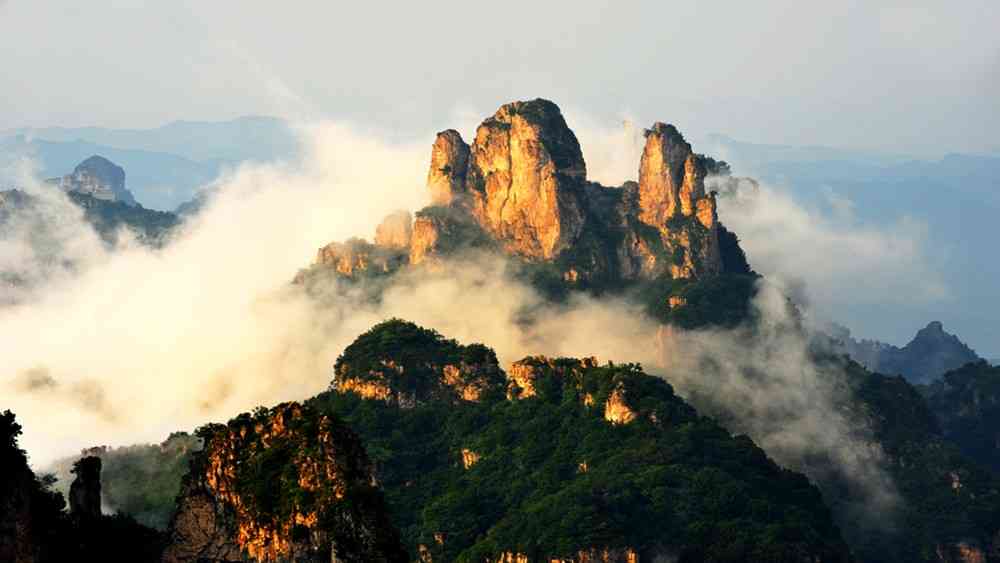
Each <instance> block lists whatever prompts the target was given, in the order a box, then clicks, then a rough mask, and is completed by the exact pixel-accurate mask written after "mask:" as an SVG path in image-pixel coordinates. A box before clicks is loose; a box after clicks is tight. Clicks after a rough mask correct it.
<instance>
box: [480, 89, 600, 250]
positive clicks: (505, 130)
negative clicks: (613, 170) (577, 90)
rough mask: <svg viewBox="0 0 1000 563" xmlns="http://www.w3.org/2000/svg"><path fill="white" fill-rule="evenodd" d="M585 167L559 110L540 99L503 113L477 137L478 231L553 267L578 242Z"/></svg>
mask: <svg viewBox="0 0 1000 563" xmlns="http://www.w3.org/2000/svg"><path fill="white" fill-rule="evenodd" d="M586 175H587V167H586V165H585V164H584V161H583V153H582V151H581V150H580V143H579V141H577V139H576V135H574V134H573V132H572V131H570V129H569V127H568V126H567V125H566V120H565V119H563V116H562V113H560V111H559V108H558V107H557V106H556V105H555V104H553V103H552V102H550V101H547V100H542V99H537V100H532V101H530V102H513V103H510V104H506V105H504V106H501V107H500V109H499V110H497V112H496V114H494V115H493V117H491V118H488V119H486V120H485V121H483V123H482V124H481V125H480V126H479V128H478V129H477V130H476V138H475V141H474V142H473V144H472V147H471V157H470V161H469V169H468V173H467V179H466V186H467V191H468V192H469V194H470V195H471V197H472V202H471V205H472V210H473V213H474V214H475V216H476V218H477V219H478V221H479V223H480V224H481V225H482V226H483V228H485V229H486V230H487V231H489V232H490V233H492V234H494V236H496V237H497V238H498V239H499V240H500V241H501V242H502V243H503V244H504V246H505V247H506V248H507V249H508V251H510V252H512V253H515V254H519V255H522V256H525V257H528V258H535V259H552V258H554V257H555V256H556V255H558V254H559V253H560V252H561V251H563V250H564V249H566V248H567V247H568V246H570V244H571V243H572V242H573V241H574V240H575V239H576V237H577V236H578V235H579V233H580V229H581V228H582V226H583V210H582V206H581V204H580V201H579V200H578V197H577V193H576V192H577V189H576V187H577V186H578V185H579V184H580V183H582V181H583V180H584V179H585V178H586Z"/></svg>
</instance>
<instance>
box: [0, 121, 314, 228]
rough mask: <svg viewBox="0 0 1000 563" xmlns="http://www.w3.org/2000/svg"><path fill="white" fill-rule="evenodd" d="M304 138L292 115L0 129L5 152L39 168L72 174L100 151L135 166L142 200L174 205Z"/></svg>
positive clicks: (134, 186)
mask: <svg viewBox="0 0 1000 563" xmlns="http://www.w3.org/2000/svg"><path fill="white" fill-rule="evenodd" d="M300 151H301V147H300V144H299V140H298V136H297V134H296V133H295V131H294V130H293V129H292V127H291V126H290V125H289V124H288V123H287V122H286V121H284V120H280V119H276V118H270V117H242V118H238V119H233V120H230V121H219V122H207V121H206V122H201V121H176V122H173V123H169V124H167V125H164V126H162V127H157V128H154V129H105V128H99V127H83V128H61V127H50V128H41V129H31V128H25V129H15V130H9V131H4V132H0V154H6V155H7V156H8V157H9V156H11V155H22V156H27V157H30V158H31V159H32V160H33V161H34V162H35V163H36V164H37V165H38V167H39V173H40V174H42V175H44V176H46V177H49V176H56V175H61V174H63V173H65V171H66V170H68V169H70V168H71V167H72V166H74V164H75V163H77V162H79V161H80V160H82V159H84V158H86V157H87V156H89V155H92V154H101V155H104V156H106V157H107V158H109V159H110V160H113V161H115V162H118V163H119V164H121V165H122V166H123V167H124V168H125V169H126V170H128V171H129V185H130V187H131V190H132V191H133V192H134V194H135V198H136V200H137V201H139V202H140V203H142V204H143V205H144V206H146V207H149V208H152V209H158V210H174V209H176V208H177V207H178V206H179V205H181V204H183V203H185V202H187V201H189V200H191V199H192V198H194V197H195V196H196V195H197V194H198V192H199V188H202V187H204V186H206V185H208V184H209V183H211V182H212V181H213V180H215V179H216V178H217V177H218V176H219V174H220V173H222V171H224V170H225V169H226V168H228V167H234V166H236V165H238V164H239V163H241V162H245V161H249V160H253V161H259V162H272V161H275V160H283V159H291V158H294V157H295V156H297V155H298V154H300Z"/></svg>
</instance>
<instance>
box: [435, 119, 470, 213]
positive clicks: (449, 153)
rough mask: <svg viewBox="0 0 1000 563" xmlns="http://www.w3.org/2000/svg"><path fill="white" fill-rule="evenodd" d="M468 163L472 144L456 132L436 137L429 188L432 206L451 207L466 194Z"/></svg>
mask: <svg viewBox="0 0 1000 563" xmlns="http://www.w3.org/2000/svg"><path fill="white" fill-rule="evenodd" d="M468 164H469V145H467V144H466V143H465V141H463V140H462V136H461V135H459V133H458V131H455V130H454V129H448V130H447V131H442V132H440V133H438V134H437V138H436V139H434V146H433V148H432V149H431V168H430V170H428V172H427V189H428V190H430V192H431V205H451V204H452V202H458V201H459V200H460V199H461V197H462V195H463V194H464V192H465V171H466V167H467V166H468Z"/></svg>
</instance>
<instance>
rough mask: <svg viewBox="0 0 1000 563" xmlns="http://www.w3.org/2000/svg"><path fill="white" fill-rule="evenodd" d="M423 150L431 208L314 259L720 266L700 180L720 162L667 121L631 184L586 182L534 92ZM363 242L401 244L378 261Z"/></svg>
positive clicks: (589, 276) (657, 272) (351, 270)
mask: <svg viewBox="0 0 1000 563" xmlns="http://www.w3.org/2000/svg"><path fill="white" fill-rule="evenodd" d="M430 160H431V162H430V167H429V170H428V173H427V190H428V191H429V192H430V198H431V203H432V205H431V207H428V208H425V209H423V210H421V211H418V212H417V213H416V217H415V219H414V220H413V222H412V224H409V225H407V223H409V221H408V219H407V218H404V216H403V215H402V214H394V215H393V216H391V217H390V218H387V220H386V221H385V222H383V224H382V225H381V226H380V227H379V229H378V230H377V232H376V237H375V244H374V245H370V247H360V246H358V245H357V243H355V246H356V247H357V250H356V251H355V252H353V253H350V252H345V249H344V248H343V247H339V246H333V245H329V246H327V247H324V249H322V250H321V251H320V256H319V257H318V259H317V262H316V266H317V267H327V268H330V269H333V270H334V271H335V272H337V273H338V274H339V275H342V276H347V277H354V276H356V275H357V272H358V271H359V270H365V269H372V268H374V269H376V270H379V271H383V270H385V268H387V267H388V268H393V267H397V268H398V267H403V266H405V265H407V264H409V265H421V264H425V263H435V262H436V261H437V259H439V258H444V257H447V256H450V255H454V254H456V253H458V252H460V251H461V250H463V249H465V248H468V247H475V248H478V249H482V248H487V249H489V250H491V251H499V252H502V253H505V254H507V255H509V256H513V257H516V258H518V259H520V260H523V261H526V262H529V263H550V264H553V265H555V266H556V268H558V270H559V272H560V277H561V278H562V280H563V282H564V283H565V284H567V285H569V286H588V285H595V284H597V285H600V284H614V283H620V282H622V281H634V280H643V279H646V280H649V279H655V278H659V277H664V276H668V277H673V278H697V277H704V276H712V275H715V274H718V273H720V272H722V271H723V263H722V259H721V257H720V250H719V230H720V228H721V225H720V224H719V219H718V214H717V208H716V202H715V196H714V193H710V192H708V191H707V190H706V189H705V181H706V178H707V177H709V176H710V175H712V174H718V175H728V174H729V168H728V165H726V164H725V163H722V162H717V161H715V160H714V159H712V158H710V157H706V156H703V155H699V154H696V153H694V152H693V151H692V148H691V145H690V144H689V143H688V142H687V141H685V140H684V137H683V136H682V135H681V134H680V132H679V131H677V129H676V128H675V127H674V126H672V125H667V124H664V123H656V124H654V125H653V127H652V128H650V129H649V130H648V131H647V132H646V146H645V149H644V151H643V155H642V159H641V161H640V162H639V163H638V177H639V182H624V184H622V186H620V187H607V186H602V185H600V184H597V183H595V182H590V181H588V180H587V166H586V163H585V162H584V159H583V152H582V150H581V147H580V143H579V142H578V140H577V138H576V136H575V135H574V134H573V131H572V130H571V129H570V128H569V126H568V125H567V124H566V121H565V119H564V118H563V116H562V113H561V112H560V110H559V108H558V106H556V105H555V104H554V103H552V102H550V101H548V100H542V99H536V100H531V101H520V102H512V103H509V104H505V105H503V106H501V107H500V108H499V109H498V110H497V111H496V113H495V114H493V115H492V116H490V117H488V118H486V119H485V120H484V121H483V122H482V124H480V125H479V127H478V128H477V129H476V134H475V137H474V138H473V139H472V142H471V143H466V142H465V140H463V139H462V136H461V135H460V134H459V133H458V132H457V131H455V130H452V129H449V130H447V131H443V132H441V133H438V135H437V138H436V139H435V141H434V143H433V145H432V147H431V159H430ZM407 233H409V236H407ZM407 240H408V249H407V248H406V245H404V244H403V243H404V241H407ZM366 244H367V243H366ZM373 249H384V250H392V251H406V252H405V255H404V256H403V258H402V259H401V260H399V261H396V262H393V261H390V260H381V261H379V260H375V259H372V258H371V256H372V255H373V254H375V253H374V252H373ZM407 250H408V251H407ZM741 273H742V272H741Z"/></svg>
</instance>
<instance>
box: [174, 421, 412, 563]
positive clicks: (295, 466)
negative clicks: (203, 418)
mask: <svg viewBox="0 0 1000 563" xmlns="http://www.w3.org/2000/svg"><path fill="white" fill-rule="evenodd" d="M198 436H199V437H200V438H202V439H203V440H204V444H205V447H204V448H203V449H202V450H201V451H199V452H197V453H195V454H194V456H193V458H192V461H191V465H190V470H189V472H188V474H187V476H186V477H185V478H184V483H183V485H182V488H181V492H180V495H179V496H178V498H177V512H176V514H175V515H174V518H173V520H172V521H171V524H170V529H169V531H168V538H169V539H168V542H167V547H166V550H165V551H164V554H163V563H182V562H191V563H207V562H223V561H297V562H301V563H311V562H315V563H321V562H327V561H338V562H343V563H364V562H368V561H385V562H387V563H389V562H397V561H398V562H405V561H407V557H406V554H405V552H404V551H403V549H402V546H401V545H400V543H399V535H398V532H397V531H396V529H395V528H394V527H393V526H392V524H391V523H390V522H389V519H388V515H387V512H386V509H385V505H384V502H383V500H382V497H381V494H380V493H379V490H378V485H377V481H376V477H375V472H374V466H373V465H372V463H371V461H369V459H368V457H367V455H366V454H365V450H364V447H363V446H362V444H361V442H360V441H359V440H358V437H357V436H356V435H355V434H354V433H353V432H352V431H351V430H350V429H349V428H347V427H346V426H345V425H344V424H343V423H342V422H340V421H339V420H337V419H336V418H334V417H330V416H325V415H321V414H319V413H317V412H316V411H315V410H313V409H312V408H311V407H309V406H304V405H299V404H295V403H286V404H282V405H278V406H276V407H274V408H272V409H263V408H262V409H259V410H257V411H255V412H254V413H253V414H244V415H241V416H239V417H237V418H235V419H233V420H231V421H230V422H229V423H228V424H225V425H221V424H214V425H208V426H204V427H202V428H201V429H199V431H198Z"/></svg>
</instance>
